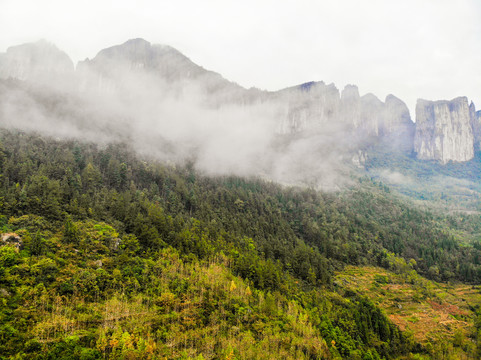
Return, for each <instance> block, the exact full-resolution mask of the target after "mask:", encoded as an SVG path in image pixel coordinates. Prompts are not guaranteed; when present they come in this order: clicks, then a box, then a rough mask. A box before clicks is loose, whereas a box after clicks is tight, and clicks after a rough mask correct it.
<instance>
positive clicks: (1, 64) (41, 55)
mask: <svg viewBox="0 0 481 360" xmlns="http://www.w3.org/2000/svg"><path fill="white" fill-rule="evenodd" d="M73 77H74V66H73V62H72V60H71V59H70V58H69V57H68V55H67V54H66V53H64V52H63V51H61V50H59V49H58V48H57V47H56V46H55V45H53V44H50V43H48V42H46V41H43V40H41V41H37V42H35V43H28V44H23V45H18V46H12V47H10V48H8V49H7V52H6V53H3V54H0V78H2V79H8V78H14V79H18V80H22V81H29V82H30V83H34V84H49V86H55V87H62V88H64V87H66V86H70V85H72V80H73Z"/></svg>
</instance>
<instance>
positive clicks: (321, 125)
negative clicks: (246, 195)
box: [0, 39, 481, 164]
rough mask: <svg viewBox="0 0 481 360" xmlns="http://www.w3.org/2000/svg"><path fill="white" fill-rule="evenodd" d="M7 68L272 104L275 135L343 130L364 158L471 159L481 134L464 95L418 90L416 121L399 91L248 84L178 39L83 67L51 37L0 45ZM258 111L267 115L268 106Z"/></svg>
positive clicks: (80, 87) (37, 82)
mask: <svg viewBox="0 0 481 360" xmlns="http://www.w3.org/2000/svg"><path fill="white" fill-rule="evenodd" d="M0 78H2V79H17V80H20V81H22V82H25V83H26V84H30V85H31V86H36V87H37V89H38V88H39V87H42V88H44V87H47V88H49V89H50V90H52V89H54V91H55V92H56V93H64V94H65V93H68V94H74V96H76V97H78V98H83V97H84V95H86V94H87V95H88V96H93V97H95V96H115V97H117V98H122V99H123V100H122V103H123V104H125V103H131V104H132V105H133V104H142V107H143V108H145V107H148V106H150V105H149V104H156V103H158V102H159V99H165V98H166V97H169V98H174V99H176V100H178V101H179V102H182V101H184V100H188V101H189V104H190V103H191V102H195V104H196V105H199V106H200V107H201V108H202V109H207V110H209V111H217V110H219V111H220V110H222V109H229V108H230V107H232V106H235V107H241V108H244V109H247V110H246V111H247V112H248V113H252V111H251V110H250V109H256V110H255V116H258V113H259V112H260V113H262V112H263V111H264V112H267V113H268V114H269V115H268V116H266V117H268V118H269V120H270V122H271V123H273V124H274V125H273V127H272V131H273V132H274V133H275V134H277V135H281V136H286V135H287V136H291V135H292V136H294V137H296V138H299V137H302V138H306V137H308V138H316V137H322V138H325V137H326V136H328V137H329V136H332V134H336V137H339V138H341V139H342V141H336V142H337V143H338V145H339V147H344V148H345V149H346V150H348V153H349V154H351V155H352V156H353V159H354V162H355V163H357V164H362V162H363V157H364V154H363V153H362V151H361V153H359V150H360V149H362V147H363V146H365V145H366V144H369V143H370V142H373V141H375V142H378V143H379V142H380V143H382V144H383V146H387V147H389V148H392V149H394V150H396V151H401V152H403V153H406V154H411V155H412V156H414V157H417V158H418V159H422V160H435V161H438V162H440V163H442V164H446V163H448V162H449V161H454V162H465V161H468V160H471V159H472V158H473V157H474V156H475V152H476V151H477V150H478V149H479V145H480V143H481V112H480V111H476V109H475V105H474V104H473V103H472V102H471V103H468V99H467V98H466V97H458V98H456V99H453V100H451V101H445V100H443V101H426V100H418V102H417V105H416V122H413V121H412V118H411V116H410V114H409V110H408V108H407V106H406V104H405V103H404V102H403V101H402V100H400V99H398V98H396V97H395V96H394V95H388V96H387V97H386V99H385V101H384V102H383V101H381V100H379V99H378V98H377V97H376V96H375V95H373V94H366V95H363V96H360V94H359V91H358V88H357V87H356V86H354V85H348V86H346V87H345V88H344V89H343V90H342V91H341V92H340V91H339V90H338V89H337V88H336V87H335V86H334V85H333V84H329V85H326V84H325V83H323V82H310V83H305V84H301V85H298V86H293V87H290V88H286V89H283V90H280V91H275V92H268V91H262V90H259V89H256V88H251V89H245V88H243V87H241V86H239V85H238V84H235V83H233V82H230V81H228V80H226V79H224V78H223V77H222V76H221V75H219V74H217V73H215V72H212V71H208V70H206V69H204V68H202V67H201V66H199V65H196V64H195V63H193V62H192V61H191V60H190V59H189V58H187V57H186V56H184V55H183V54H181V53H180V52H179V51H177V50H176V49H174V48H172V47H170V46H164V45H152V44H150V43H149V42H147V41H145V40H143V39H133V40H129V41H127V42H125V43H124V44H121V45H117V46H113V47H110V48H107V49H104V50H101V51H100V52H99V53H98V54H97V56H95V57H94V58H93V59H91V60H89V59H86V60H85V61H81V62H79V63H78V64H77V66H76V67H74V65H73V62H72V60H71V59H70V58H69V57H68V55H67V54H65V53H64V52H63V51H61V50H59V49H58V48H56V47H55V46H54V45H52V44H50V43H48V42H45V41H39V42H36V43H30V44H24V45H19V46H14V47H10V48H9V49H8V50H7V52H6V53H3V54H0ZM30 85H29V86H30ZM7 87H8V86H7ZM4 90H5V89H4ZM69 96H70V95H69ZM147 98H148V100H147ZM129 116H130V117H132V116H133V115H132V114H130V115H129ZM258 121H263V120H262V116H259V120H258ZM340 134H342V135H340ZM359 154H360V156H358V155H359ZM351 155H349V156H348V157H349V158H350V157H351Z"/></svg>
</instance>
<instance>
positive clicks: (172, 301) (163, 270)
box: [0, 131, 481, 359]
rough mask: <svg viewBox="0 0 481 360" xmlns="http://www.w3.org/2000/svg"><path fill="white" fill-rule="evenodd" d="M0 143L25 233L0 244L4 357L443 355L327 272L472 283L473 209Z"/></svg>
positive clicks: (5, 208)
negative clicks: (456, 213) (450, 212)
mask: <svg viewBox="0 0 481 360" xmlns="http://www.w3.org/2000/svg"><path fill="white" fill-rule="evenodd" d="M0 138H1V143H2V149H1V150H0V166H1V178H0V212H1V214H2V217H1V221H0V227H2V233H14V234H15V235H12V236H13V237H15V236H18V237H20V238H21V240H22V242H23V249H21V250H20V251H18V252H17V251H16V247H15V246H16V245H15V243H14V242H13V241H11V242H10V243H9V242H5V245H4V246H1V247H0V319H1V321H0V339H1V340H2V341H1V342H0V356H3V357H4V358H19V359H21V358H25V359H44V358H45V359H58V358H71V359H76V358H80V359H96V358H98V359H101V358H112V359H129V358H135V359H140V358H146V359H148V358H186V359H187V358H193V359H195V358H196V359H209V358H212V359H234V358H236V359H253V358H258V359H272V358H292V359H302V358H305V359H318V358H319V359H322V358H325V359H334V358H342V359H381V358H385V359H393V358H402V357H404V358H423V356H424V357H427V358H429V356H432V357H433V358H436V356H438V354H439V353H437V352H436V351H438V350H436V349H438V348H439V349H441V350H439V351H444V350H443V348H441V347H433V349H434V350H433V349H431V348H429V349H428V348H426V346H425V345H423V344H421V343H419V342H418V341H417V340H416V339H415V338H414V337H413V336H412V335H410V334H409V333H406V334H405V333H403V332H401V331H400V329H399V327H398V326H396V325H395V324H394V323H393V322H392V321H391V320H390V319H389V318H388V317H387V316H386V315H385V313H384V312H383V311H382V310H381V309H380V307H378V306H377V305H376V304H375V303H374V302H372V301H371V300H370V299H369V298H368V297H367V296H364V295H362V294H359V293H358V292H356V291H351V290H349V289H348V288H347V287H346V286H345V285H344V284H342V282H341V283H340V282H338V281H336V280H335V277H334V271H336V270H342V269H343V268H344V267H345V266H346V265H348V264H350V265H361V264H371V265H377V266H382V267H384V268H386V269H390V270H392V271H393V272H394V273H397V274H401V273H405V272H406V271H412V272H413V274H416V272H419V273H420V274H422V275H425V276H427V277H430V278H432V279H435V280H442V281H455V280H461V281H464V282H478V281H479V280H480V279H481V265H480V263H479V260H480V259H481V246H479V243H478V242H476V241H475V240H476V239H474V238H473V235H472V234H476V233H479V229H478V227H477V226H479V224H477V223H476V221H475V219H474V218H470V217H469V216H466V217H464V218H463V219H460V218H458V217H443V216H441V215H438V214H434V213H429V212H426V211H423V210H419V209H417V208H416V207H414V206H412V205H410V204H408V203H406V202H405V201H403V200H401V199H398V198H396V197H395V196H393V195H392V194H390V193H389V192H388V191H386V189H385V188H384V187H382V186H377V185H375V184H373V183H372V182H371V181H369V180H362V181H360V182H359V184H358V185H356V186H355V187H354V188H353V189H350V190H349V191H346V192H343V193H339V194H334V193H330V194H327V193H320V192H317V191H315V190H312V189H299V188H284V187H282V186H280V185H276V184H273V183H270V182H266V181H262V180H259V179H242V178H237V177H208V176H204V175H202V174H199V173H198V172H196V171H195V170H194V168H193V166H192V164H185V165H184V166H177V167H175V166H167V165H163V164H159V163H158V162H156V161H153V160H151V159H150V160H149V159H140V158H138V157H137V156H136V155H135V154H134V153H133V152H132V151H130V150H129V149H127V148H126V147H125V145H122V144H117V145H109V146H105V147H99V146H96V145H94V144H79V143H75V142H72V141H70V142H69V141H55V140H52V139H46V138H42V137H39V136H35V135H26V134H24V133H12V132H7V131H2V133H1V136H0ZM460 239H463V241H464V242H461V241H460ZM472 241H473V244H474V246H471V244H470V242H472ZM390 281H391V280H390V277H386V276H385V275H383V274H380V276H378V277H377V278H376V279H375V284H377V285H376V286H385V285H386V284H389V283H390ZM413 319H414V318H413ZM413 323H414V321H413ZM464 335H465V334H460V335H459V336H464ZM459 336H458V337H459ZM440 341H443V340H440ZM456 341H458V342H459V341H462V342H463V343H464V341H465V340H464V339H461V340H460V339H457V340H456ZM470 351H471V350H470ZM470 351H467V352H466V354H467V355H469V356H473V358H475V356H474V355H473V354H474V352H475V349H472V351H471V352H470ZM413 354H414V355H413ZM446 354H447V353H446Z"/></svg>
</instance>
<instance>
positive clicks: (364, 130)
mask: <svg viewBox="0 0 481 360" xmlns="http://www.w3.org/2000/svg"><path fill="white" fill-rule="evenodd" d="M279 94H280V98H279V99H278V100H279V103H283V104H286V105H285V106H286V111H285V112H284V113H282V114H281V115H280V118H281V122H280V128H279V132H280V133H282V134H293V133H301V132H305V133H309V132H313V131H317V130H319V131H325V132H332V131H343V132H344V136H347V135H349V136H350V137H351V138H352V140H353V141H354V142H364V143H365V142H366V141H369V139H373V138H378V139H380V140H381V141H383V142H384V144H385V145H386V146H390V147H391V148H395V149H399V150H402V151H406V152H411V151H412V149H413V139H414V123H413V122H412V120H411V117H410V115H409V110H408V108H407V106H406V104H405V103H404V102H402V101H401V100H400V99H398V98H396V97H395V96H393V95H388V96H387V97H386V101H385V102H382V101H381V100H379V99H378V98H377V97H376V96H374V95H373V94H366V95H364V96H362V97H361V96H360V95H359V90H358V88H357V86H354V85H347V86H346V87H345V88H344V89H343V90H342V92H341V94H339V90H337V88H336V87H335V86H334V85H333V84H330V85H325V84H324V83H323V82H317V83H307V84H303V85H300V86H297V87H294V88H289V89H286V90H282V91H280V92H279Z"/></svg>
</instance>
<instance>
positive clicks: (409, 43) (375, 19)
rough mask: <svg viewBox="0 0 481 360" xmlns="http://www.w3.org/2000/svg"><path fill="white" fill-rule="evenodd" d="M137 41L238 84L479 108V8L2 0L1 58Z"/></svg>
mask: <svg viewBox="0 0 481 360" xmlns="http://www.w3.org/2000/svg"><path fill="white" fill-rule="evenodd" d="M136 37H142V38H144V39H146V40H148V41H150V42H152V43H161V44H168V45H171V46H173V47H175V48H177V49H178V50H180V51H181V52H183V53H184V54H185V55H186V56H188V57H189V58H191V60H192V61H194V62H195V63H197V64H199V65H201V66H203V67H205V68H207V69H209V70H214V71H216V72H219V73H221V74H222V75H223V76H224V77H226V78H227V79H229V80H232V81H235V82H237V83H239V84H241V85H243V86H245V87H251V86H256V87H259V88H262V89H268V90H277V89H280V88H283V87H287V86H292V85H296V84H299V83H302V82H306V81H311V80H323V81H325V82H326V83H330V82H334V83H335V84H336V85H337V87H338V88H340V89H342V88H343V87H344V85H346V84H356V85H358V86H359V89H360V92H361V94H365V93H368V92H372V93H374V94H375V95H377V96H378V97H379V98H381V100H384V97H385V96H386V95H387V94H389V93H392V94H394V95H396V96H398V97H399V98H401V99H402V100H404V101H405V102H406V103H407V104H408V106H409V108H410V109H411V116H413V115H414V114H413V113H412V111H413V110H414V107H415V102H416V99H417V98H425V99H429V100H438V99H451V98H454V97H456V96H461V95H462V96H467V97H468V98H469V99H470V100H471V99H472V100H473V101H474V102H475V104H477V108H478V109H481V1H480V0H456V1H453V0H390V1H388V0H363V1H360V0H317V1H316V0H238V1H230V0H207V1H199V0H169V1H163V0H158V1H153V0H151V1H149V0H136V1H126V0H82V1H67V0H43V1H39V0H37V1H35V0H0V52H4V51H6V49H7V48H8V47H9V46H11V45H17V44H20V43H25V42H30V41H36V40H38V39H40V38H43V39H46V40H49V41H51V42H53V43H54V44H56V45H57V46H58V47H59V48H60V49H62V50H64V51H65V52H67V54H69V55H70V56H71V57H72V59H73V61H74V62H77V61H78V60H83V59H84V58H86V57H89V58H92V57H94V56H95V54H96V53H97V52H98V51H100V50H101V49H103V48H106V47H109V46H112V45H116V44H120V43H123V42H125V41H126V40H128V39H131V38H136Z"/></svg>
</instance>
